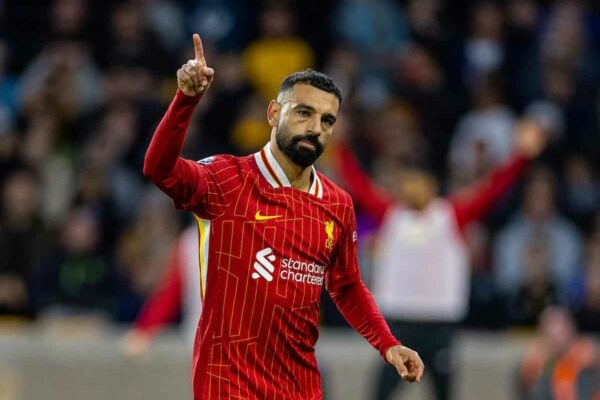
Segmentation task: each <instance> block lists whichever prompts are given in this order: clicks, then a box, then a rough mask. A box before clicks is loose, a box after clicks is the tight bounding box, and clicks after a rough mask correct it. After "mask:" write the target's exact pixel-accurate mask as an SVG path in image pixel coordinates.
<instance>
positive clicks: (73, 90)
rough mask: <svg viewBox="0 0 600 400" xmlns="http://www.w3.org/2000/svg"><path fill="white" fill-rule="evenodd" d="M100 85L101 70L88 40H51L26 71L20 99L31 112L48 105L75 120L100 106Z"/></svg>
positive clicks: (51, 109) (53, 110)
mask: <svg viewBox="0 0 600 400" xmlns="http://www.w3.org/2000/svg"><path fill="white" fill-rule="evenodd" d="M99 89H100V76H99V71H98V69H97V68H96V66H95V64H94V62H93V60H92V58H91V56H90V54H89V51H88V49H87V46H86V44H85V43H83V42H81V41H75V40H69V39H62V40H57V41H54V42H51V43H49V44H48V45H47V46H46V47H45V48H44V50H43V51H42V52H41V53H40V54H39V55H38V57H36V59H35V60H34V61H33V62H32V63H31V64H30V65H29V66H28V67H27V69H26V70H25V72H24V73H23V76H22V78H21V103H22V107H23V108H24V109H25V110H27V111H29V112H35V111H36V110H39V109H49V111H51V112H53V113H54V114H55V115H56V116H57V117H59V118H60V119H61V120H65V121H73V120H74V119H75V118H76V117H77V116H78V114H80V113H81V114H85V113H90V112H92V111H93V110H94V109H95V108H96V107H97V106H98V104H99V102H100V100H101V93H100V90H99Z"/></svg>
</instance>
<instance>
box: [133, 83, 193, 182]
mask: <svg viewBox="0 0 600 400" xmlns="http://www.w3.org/2000/svg"><path fill="white" fill-rule="evenodd" d="M200 98H201V96H197V97H189V96H186V95H185V94H183V92H181V91H180V90H178V91H177V93H176V95H175V98H174V99H173V101H172V102H171V104H170V105H169V108H168V109H167V112H166V113H165V115H164V116H163V118H162V120H161V121H160V123H159V125H158V127H157V128H156V131H155V132H154V135H153V136H152V140H151V141H150V145H149V146H148V150H147V151H146V157H145V158H144V175H145V176H146V177H148V178H149V179H150V180H151V181H152V182H154V183H155V184H156V185H157V186H159V187H161V186H163V185H164V184H165V183H167V181H168V180H169V179H170V178H171V177H172V176H173V175H175V174H176V172H177V169H178V168H181V167H180V166H178V163H179V162H180V161H183V160H180V158H179V156H180V154H181V151H182V149H183V143H184V140H185V134H186V132H187V129H188V126H189V124H190V119H191V117H192V114H193V112H194V109H195V106H196V104H197V103H198V101H199V100H200Z"/></svg>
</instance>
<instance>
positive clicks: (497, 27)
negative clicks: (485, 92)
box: [464, 1, 504, 86]
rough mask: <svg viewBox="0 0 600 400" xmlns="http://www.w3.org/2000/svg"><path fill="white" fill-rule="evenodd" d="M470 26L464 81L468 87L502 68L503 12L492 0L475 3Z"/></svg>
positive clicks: (465, 52) (466, 44)
mask: <svg viewBox="0 0 600 400" xmlns="http://www.w3.org/2000/svg"><path fill="white" fill-rule="evenodd" d="M471 11H472V16H471V29H470V33H469V37H468V38H467V41H466V43H465V49H464V57H465V67H464V68H465V76H464V79H465V82H466V84H467V86H472V85H477V83H478V81H479V80H480V79H481V78H482V77H485V76H486V75H489V74H491V73H493V72H495V71H497V70H499V69H500V67H501V66H502V63H503V61H504V44H503V33H504V32H503V27H504V15H503V13H502V10H501V9H500V5H499V4H497V3H496V2H493V1H481V2H476V3H475V4H474V5H473V9H472V10H471Z"/></svg>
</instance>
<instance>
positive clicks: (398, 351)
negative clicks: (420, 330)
mask: <svg viewBox="0 0 600 400" xmlns="http://www.w3.org/2000/svg"><path fill="white" fill-rule="evenodd" d="M385 358H386V360H387V362H389V363H390V364H392V365H393V366H394V367H396V369H397V370H398V374H399V375H400V376H401V377H402V379H404V380H405V381H407V382H420V381H421V377H422V376H423V371H424V370H425V366H424V365H423V361H421V357H419V355H418V354H417V352H416V351H414V350H411V349H409V348H408V347H405V346H402V345H396V346H392V347H390V348H389V349H388V351H386V353H385Z"/></svg>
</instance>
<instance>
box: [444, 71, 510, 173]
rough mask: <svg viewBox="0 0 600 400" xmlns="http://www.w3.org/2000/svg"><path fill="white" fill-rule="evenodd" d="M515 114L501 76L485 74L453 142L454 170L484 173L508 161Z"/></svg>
mask: <svg viewBox="0 0 600 400" xmlns="http://www.w3.org/2000/svg"><path fill="white" fill-rule="evenodd" d="M514 124H515V116H514V114H513V112H512V111H511V110H510V108H508V106H507V105H506V103H505V102H504V99H503V95H502V85H501V81H500V80H499V77H498V76H497V75H488V76H486V77H482V79H480V80H479V83H478V84H477V85H476V86H475V88H474V89H473V110H472V111H470V112H469V113H467V114H466V115H465V116H464V117H462V119H461V120H460V121H459V123H458V126H457V127H456V130H455V132H454V136H453V138H452V142H451V144H450V163H451V164H450V167H451V169H452V170H453V172H459V173H461V174H465V173H467V174H468V173H471V174H473V175H472V176H471V177H470V178H468V180H472V179H475V178H477V177H478V176H481V174H482V173H485V172H486V171H488V170H489V169H490V168H491V167H493V166H495V165H498V163H501V162H503V161H504V160H506V158H507V157H508V155H509V154H510V151H511V148H512V131H513V129H514Z"/></svg>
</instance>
